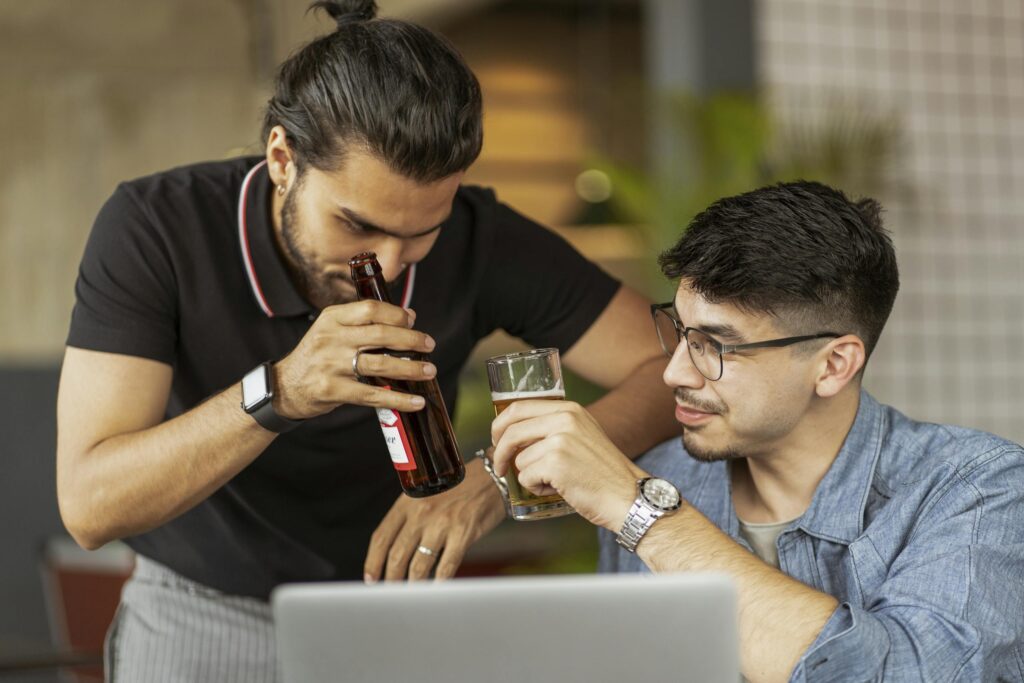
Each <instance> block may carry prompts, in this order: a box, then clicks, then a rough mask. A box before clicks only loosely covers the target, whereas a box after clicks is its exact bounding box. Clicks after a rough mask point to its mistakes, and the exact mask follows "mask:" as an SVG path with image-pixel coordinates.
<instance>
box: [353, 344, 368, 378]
mask: <svg viewBox="0 0 1024 683" xmlns="http://www.w3.org/2000/svg"><path fill="white" fill-rule="evenodd" d="M362 352H363V350H362V349H356V353H355V355H354V356H352V374H353V375H354V376H355V378H356V379H357V380H359V381H360V382H362V381H364V380H365V379H366V378H365V377H363V376H362V375H360V374H359V354H361V353H362Z"/></svg>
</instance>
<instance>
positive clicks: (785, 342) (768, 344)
mask: <svg viewBox="0 0 1024 683" xmlns="http://www.w3.org/2000/svg"><path fill="white" fill-rule="evenodd" d="M841 336H842V335H841V334H837V333H835V332H822V333H820V334H805V335H802V336H799V337H785V338H783V339H772V340H771V341H763V342H753V343H750V344H722V351H721V353H730V352H732V351H742V350H744V349H763V348H774V347H778V346H789V345H790V344H796V343H798V342H802V341H808V340H810V339H824V338H826V337H841Z"/></svg>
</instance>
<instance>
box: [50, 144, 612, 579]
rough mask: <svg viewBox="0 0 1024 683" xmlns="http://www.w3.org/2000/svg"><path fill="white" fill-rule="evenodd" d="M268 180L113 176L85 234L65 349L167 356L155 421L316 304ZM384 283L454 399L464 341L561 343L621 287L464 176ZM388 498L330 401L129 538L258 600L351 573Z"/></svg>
mask: <svg viewBox="0 0 1024 683" xmlns="http://www.w3.org/2000/svg"><path fill="white" fill-rule="evenodd" d="M271 190H272V186H271V183H270V179H269V176H268V173H267V169H266V165H265V164H264V163H261V160H260V159H259V158H240V159H233V160H228V161H222V162H213V163H205V164H198V165H194V166H187V167H183V168H178V169H174V170H171V171H168V172H165V173H159V174H156V175H152V176H148V177H145V178H141V179H138V180H134V181H131V182H127V183H123V184H121V185H120V186H119V187H118V188H117V190H116V191H115V192H114V195H113V196H112V197H111V198H110V199H109V200H108V201H107V203H106V204H105V205H104V207H103V208H102V209H101V210H100V213H99V215H98V217H97V219H96V223H95V225H94V227H93V230H92V233H91V235H90V237H89V241H88V244H87V245H86V249H85V254H84V256H83V258H82V264H81V269H80V271H79V276H78V280H77V283H76V285H75V295H76V303H75V307H74V311H73V313H72V317H71V329H70V333H69V335H68V341H67V343H68V345H69V346H74V347H79V348H84V349H93V350H97V351H106V352H111V353H121V354H127V355H131V356H141V357H144V358H151V359H154V360H157V361H161V362H163V363H167V364H168V365H170V366H172V367H173V369H174V379H173V386H172V389H171V396H170V402H169V404H168V407H167V415H166V417H167V418H168V419H170V418H173V417H175V416H177V415H180V414H182V413H184V412H186V411H187V410H189V409H190V408H192V407H193V406H195V405H197V404H198V403H200V402H201V401H203V400H204V399H206V398H207V397H209V396H211V395H213V394H215V393H217V392H220V391H222V390H223V389H225V388H226V387H228V386H230V385H232V384H234V383H236V382H238V381H239V380H241V378H242V376H243V375H244V374H245V373H246V372H248V371H249V370H251V369H252V368H253V367H255V366H256V365H258V364H259V363H261V362H263V361H266V360H276V359H279V358H282V357H284V356H286V355H287V354H288V353H289V352H290V351H291V350H292V349H293V348H294V347H295V346H296V345H297V344H298V342H299V340H300V339H301V338H302V336H303V335H304V334H305V333H306V331H307V330H308V329H309V327H310V325H311V324H312V321H313V320H314V319H315V317H316V313H317V312H316V311H315V310H313V309H312V308H311V306H310V305H309V303H307V302H306V301H305V299H304V298H303V297H302V295H301V294H300V293H299V291H298V290H297V289H296V287H295V285H294V284H293V282H292V281H291V279H290V276H289V274H288V271H287V270H286V268H285V265H284V262H283V260H282V258H281V256H280V254H279V252H278V250H277V247H276V242H275V240H274V235H273V225H272V222H271V216H270V197H271ZM392 287H393V291H392V295H393V300H395V301H401V300H404V301H405V302H406V303H407V304H408V305H411V306H412V308H414V309H415V310H416V313H417V319H416V326H417V328H418V329H421V330H423V331H424V332H427V333H429V334H430V335H431V336H432V337H433V338H434V339H435V340H436V341H437V348H436V351H435V352H434V353H433V354H432V360H433V361H434V363H435V364H436V365H437V368H438V381H439V382H440V384H441V388H442V391H443V393H444V398H445V401H446V403H447V406H448V409H449V410H450V411H451V410H454V407H455V399H456V385H457V380H458V376H459V371H460V369H461V368H462V366H463V364H464V363H465V362H466V359H467V357H468V356H469V354H470V352H471V351H472V350H473V347H474V346H475V345H476V343H477V341H478V340H480V339H481V338H483V337H485V336H486V335H487V334H489V333H490V332H492V331H493V330H495V329H498V328H501V329H504V330H507V331H508V332H509V333H511V334H513V335H515V336H517V337H521V338H523V339H525V340H526V341H527V342H528V343H530V344H531V345H534V346H555V347H558V348H560V349H562V350H565V349H568V348H569V347H570V346H572V345H573V343H574V342H575V341H576V340H577V339H578V338H579V337H580V336H581V335H582V334H583V332H584V331H586V329H587V328H588V327H589V326H590V325H591V323H593V321H594V320H595V319H596V318H597V316H598V315H599V314H600V313H601V311H603V310H604V308H605V306H606V305H607V304H608V302H609V300H610V299H611V297H612V296H613V295H614V293H615V292H616V291H617V289H618V283H617V282H616V281H615V280H613V279H612V278H611V277H610V276H608V275H607V274H605V273H604V272H603V271H602V270H601V269H599V268H598V267H597V266H595V265H594V264H592V263H590V262H589V261H587V260H585V259H584V258H583V257H581V256H580V255H579V254H578V253H576V252H575V251H574V250H573V249H572V248H571V247H570V246H569V245H568V244H567V243H566V242H565V241H563V240H562V239H561V238H559V237H558V236H556V235H554V234H553V233H551V232H550V231H548V230H545V229H544V228H542V227H540V226H538V225H537V224H535V223H533V222H531V221H529V220H527V219H526V218H524V217H522V216H520V215H519V214H517V213H515V212H514V211H512V210H511V209H509V208H508V207H507V206H504V205H503V204H500V203H498V202H497V201H496V199H495V197H494V194H493V193H492V192H491V191H489V190H486V189H482V188H478V187H468V186H467V187H461V188H460V189H459V190H458V193H457V194H456V197H455V201H454V206H453V212H452V215H451V218H450V219H449V220H448V221H447V222H446V223H445V224H444V226H443V227H442V229H441V232H440V236H439V237H438V240H437V242H436V244H435V246H434V248H433V250H431V252H430V254H429V255H428V256H427V257H426V258H425V259H423V261H421V262H420V263H419V264H416V265H415V266H414V267H410V268H408V269H407V270H406V272H405V273H404V274H403V275H402V276H401V277H400V278H399V280H397V281H396V282H395V283H393V285H392ZM239 410H241V408H239ZM136 457H138V458H145V457H146V453H144V452H140V453H138V454H137V455H136ZM400 493H401V489H400V488H399V485H398V478H397V476H396V475H395V472H394V470H393V468H392V464H391V459H390V457H389V455H388V451H387V449H386V447H385V444H384V439H383V437H382V435H381V433H380V427H379V425H378V421H377V419H376V415H375V413H374V411H373V410H371V409H370V408H365V407H361V406H341V407H339V408H338V409H336V410H334V411H333V412H331V413H329V414H327V415H323V416H320V417H316V418H313V419H311V420H308V421H307V422H306V423H304V424H303V425H302V426H300V427H299V428H298V429H296V430H294V431H292V432H289V433H287V434H283V435H281V436H279V437H277V438H276V439H275V440H274V441H273V442H272V443H271V445H270V446H269V447H268V448H267V449H266V451H264V452H263V453H262V454H261V455H260V456H259V457H258V458H256V460H255V461H254V462H253V463H252V464H251V465H249V466H248V467H247V468H246V469H244V470H243V471H242V472H241V473H239V474H238V475H237V476H236V477H235V478H234V479H232V480H231V481H230V482H229V483H228V484H226V485H225V486H224V487H223V488H221V489H220V490H218V491H217V492H215V493H214V494H213V495H212V496H210V497H209V498H208V499H206V500H205V501H203V502H202V503H200V504H199V505H197V506H196V507H194V508H192V509H191V510H189V511H188V512H186V513H184V514H183V515H181V516H180V517H178V518H176V519H174V520H172V521H170V522H168V523H167V524H165V525H163V526H161V527H159V528H157V529H155V530H153V531H150V532H148V533H145V534H141V535H139V536H135V537H131V538H128V539H126V541H127V543H128V545H130V546H131V547H132V548H134V549H135V550H136V551H137V552H139V553H141V554H142V555H145V556H147V557H150V558H152V559H154V560H156V561H158V562H161V563H163V564H164V565H167V566H168V567H170V568H171V569H173V570H175V571H177V572H179V573H180V574H183V575H184V576H187V577H189V578H191V579H193V580H196V581H199V582H201V583H203V584H206V585H208V586H211V587H213V588H216V589H219V590H221V591H224V592H228V593H235V594H241V595H251V596H257V597H266V596H267V595H268V594H269V592H270V590H271V589H272V588H273V587H274V586H275V585H277V584H279V583H283V582H288V581H314V580H330V579H360V578H361V577H362V569H363V561H364V559H365V556H366V549H367V546H368V544H369V539H370V534H371V533H372V532H373V530H374V529H375V528H376V526H377V524H378V523H379V522H380V520H381V519H382V518H383V516H384V514H385V513H386V512H387V511H388V509H389V508H390V507H391V505H392V504H393V503H394V501H395V499H396V497H397V496H398V495H399V494H400Z"/></svg>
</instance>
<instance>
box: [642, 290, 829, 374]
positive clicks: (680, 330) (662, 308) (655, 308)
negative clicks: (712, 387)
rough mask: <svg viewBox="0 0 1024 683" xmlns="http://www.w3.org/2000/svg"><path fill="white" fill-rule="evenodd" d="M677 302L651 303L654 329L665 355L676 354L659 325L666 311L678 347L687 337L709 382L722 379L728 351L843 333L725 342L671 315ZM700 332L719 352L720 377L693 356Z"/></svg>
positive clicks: (822, 337) (776, 346)
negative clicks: (695, 336)
mask: <svg viewBox="0 0 1024 683" xmlns="http://www.w3.org/2000/svg"><path fill="white" fill-rule="evenodd" d="M675 307H676V306H675V304H674V303H673V302H671V301H669V302H668V303H664V304H651V321H652V322H653V323H654V331H655V333H656V334H657V335H658V342H660V343H661V350H662V351H664V352H665V355H666V356H668V357H669V358H672V356H673V355H674V354H675V352H674V351H669V350H668V347H667V346H666V345H665V340H664V339H662V337H661V328H660V327H658V313H659V312H664V313H665V317H666V318H668V319H669V320H671V321H672V326H673V327H674V328H675V330H676V348H677V349H678V348H679V344H681V343H682V341H683V339H686V353H687V355H689V356H690V362H692V363H693V367H695V368H697V372H700V374H701V375H702V376H703V377H704V378H705V379H706V380H708V381H709V382H717V381H718V380H720V379H722V375H723V374H725V360H724V356H725V354H727V353H735V352H736V351H746V350H749V349H767V348H781V347H785V346H790V345H792V344H798V343H800V342H805V341H810V340H812V339H837V338H839V337H842V336H843V335H841V334H839V333H838V332H819V333H817V334H802V335H799V336H796V337H780V338H779V339H768V340H766V341H759V342H749V343H746V344H723V343H722V342H720V341H718V340H717V339H715V338H714V337H712V336H711V335H710V334H708V333H707V332H705V331H704V330H702V329H700V328H697V327H687V326H685V325H683V322H682V321H681V320H679V319H678V318H677V317H676V316H675V315H670V314H669V311H673V312H674V311H675ZM691 330H692V331H694V332H699V333H700V334H702V335H704V336H705V337H707V338H708V339H709V340H710V341H711V344H712V346H713V348H714V349H715V351H716V352H717V353H718V377H708V376H707V375H705V374H704V373H703V372H701V369H700V366H699V364H698V363H697V361H696V359H694V357H693V349H692V347H691V346H690V337H689V335H690V331H691Z"/></svg>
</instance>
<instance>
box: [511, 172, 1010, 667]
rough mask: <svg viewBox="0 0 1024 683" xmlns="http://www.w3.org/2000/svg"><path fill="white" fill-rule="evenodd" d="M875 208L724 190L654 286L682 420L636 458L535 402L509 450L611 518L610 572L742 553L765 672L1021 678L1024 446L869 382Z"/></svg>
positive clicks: (876, 330) (744, 604)
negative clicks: (930, 416)
mask: <svg viewBox="0 0 1024 683" xmlns="http://www.w3.org/2000/svg"><path fill="white" fill-rule="evenodd" d="M879 213H880V207H879V205H878V204H877V203H876V202H874V201H873V200H862V201H859V202H851V201H849V200H848V199H847V198H846V197H845V196H844V195H843V194H842V193H841V192H839V191H836V190H833V189H831V188H828V187H825V186H823V185H820V184H817V183H808V182H797V183H788V184H782V185H776V186H772V187H766V188H762V189H759V190H756V191H753V192H749V193H746V194H743V195H739V196H736V197H729V198H726V199H722V200H720V201H718V202H716V203H714V204H712V205H711V206H710V207H709V208H708V209H707V210H705V211H704V212H703V213H701V214H700V215H698V216H697V217H696V218H695V219H694V220H693V222H692V223H691V224H690V226H689V228H688V229H687V231H686V232H685V233H684V234H683V236H682V238H681V239H680V240H679V242H678V243H677V244H676V245H675V246H674V247H673V248H672V249H670V250H669V251H667V252H666V253H665V254H663V255H662V257H661V265H662V268H663V270H664V272H665V274H666V275H667V276H668V277H670V278H673V279H676V278H678V279H679V288H678V290H677V292H676V296H675V299H674V300H673V301H672V302H670V303H666V304H660V305H655V306H653V307H652V315H653V318H654V322H655V327H656V330H657V334H658V336H659V338H660V340H661V344H662V347H663V348H664V350H665V352H666V353H667V354H668V355H669V356H670V358H671V361H670V363H669V366H668V368H667V369H666V371H665V373H664V380H665V383H666V384H668V385H669V386H670V387H671V388H672V389H673V390H674V392H675V398H676V406H675V416H676V419H677V420H678V421H679V422H680V423H681V424H682V429H683V437H682V439H681V440H679V439H674V440H672V441H670V442H667V443H665V444H662V445H661V446H659V447H657V448H655V449H654V450H652V451H650V452H649V453H647V454H646V455H644V456H642V457H641V458H639V459H638V460H637V461H636V462H635V463H634V462H631V461H630V460H629V459H628V458H626V457H625V456H623V455H622V454H621V453H620V452H619V451H618V450H617V449H616V448H615V447H614V446H613V445H612V444H611V443H610V442H609V441H608V439H607V438H606V437H605V436H604V434H603V433H602V432H601V429H600V428H599V427H598V426H597V425H596V423H594V421H593V419H591V418H589V417H588V416H587V414H586V412H585V411H583V410H581V409H580V408H579V407H578V406H575V405H573V404H571V403H565V402H553V401H552V402H547V401H534V402H530V401H522V402H519V403H517V404H516V405H514V406H512V407H511V408H510V409H509V410H507V411H505V412H504V413H503V414H502V415H501V416H500V417H499V418H498V419H496V420H495V422H494V427H493V436H494V440H495V444H496V448H495V451H494V460H495V468H496V469H497V471H498V472H499V473H502V472H504V471H505V469H506V468H507V467H508V464H509V463H510V462H512V460H513V458H514V459H515V463H516V465H517V466H518V468H519V481H520V482H521V483H522V484H523V485H524V486H526V487H528V488H530V489H531V490H533V491H534V492H536V493H546V492H551V491H554V490H556V491H558V493H560V494H562V496H564V497H565V499H566V500H567V501H568V502H569V503H570V504H571V505H572V506H573V507H574V508H575V509H576V510H577V511H578V512H579V513H580V514H581V515H582V516H583V517H585V518H586V519H588V520H589V521H591V522H592V523H594V524H596V525H598V526H599V527H601V530H600V532H599V533H600V535H601V559H600V569H601V570H602V571H608V572H635V571H639V572H651V571H653V572H671V571H701V570H706V571H718V572H725V573H728V574H729V575H731V576H732V578H733V579H734V581H735V582H736V585H737V588H738V593H739V600H740V603H739V625H740V652H741V661H742V670H743V673H744V675H745V676H746V678H748V679H749V680H751V681H785V680H791V681H865V680H886V681H890V680H894V681H907V680H914V681H917V680H929V681H931V680H957V681H959V680H964V681H980V680H986V681H990V680H991V681H1011V680H1013V681H1017V680H1024V607H1022V606H1024V579H1022V577H1024V450H1022V449H1021V447H1020V446H1018V445H1016V444H1014V443H1011V442H1008V441H1005V440H1003V439H1000V438H998V437H995V436H993V435H990V434H985V433H982V432H977V431H973V430H969V429H963V428H959V427H951V426H945V425H935V424H927V423H922V422H916V421H913V420H911V419H910V418H908V417H906V416H904V415H902V414H901V413H899V412H898V411H896V410H895V409H893V408H890V407H888V406H884V405H881V404H879V403H878V402H877V401H875V400H874V399H873V398H872V397H871V396H870V395H869V394H868V393H867V392H866V391H864V390H863V389H862V388H861V382H862V378H863V370H864V366H865V364H866V362H867V359H868V357H869V356H870V355H871V352H872V350H873V349H874V347H875V345H876V343H877V341H878V338H879V335H880V334H881V331H882V328H883V326H884V325H885V321H886V319H887V318H888V316H889V312H890V311H891V309H892V305H893V301H894V300H895V297H896V292H897V289H898V287H899V276H898V271H897V267H896V257H895V253H894V250H893V247H892V243H891V241H890V239H889V237H888V235H887V233H886V232H885V230H884V229H883V228H882V225H881V221H880V218H879ZM652 626H656V625H652ZM680 637H686V636H685V634H680Z"/></svg>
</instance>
